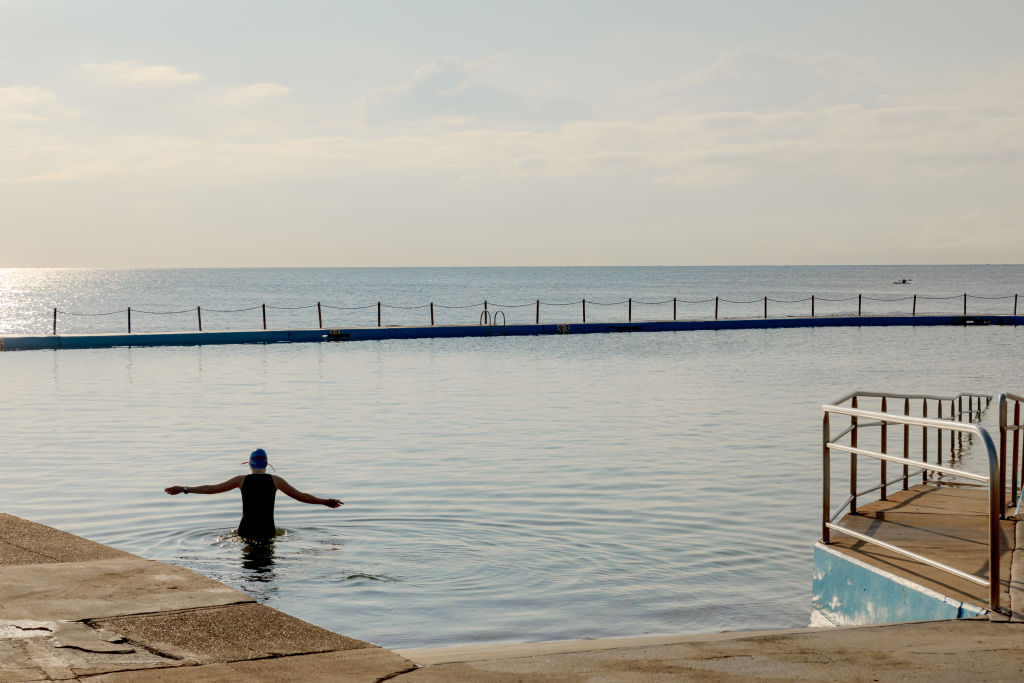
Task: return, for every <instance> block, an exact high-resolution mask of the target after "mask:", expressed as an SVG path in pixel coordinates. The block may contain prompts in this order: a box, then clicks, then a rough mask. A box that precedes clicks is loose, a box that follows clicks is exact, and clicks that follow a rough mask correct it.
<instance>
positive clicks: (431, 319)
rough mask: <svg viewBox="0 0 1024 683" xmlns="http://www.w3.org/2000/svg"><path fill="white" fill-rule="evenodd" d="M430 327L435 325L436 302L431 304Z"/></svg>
mask: <svg viewBox="0 0 1024 683" xmlns="http://www.w3.org/2000/svg"><path fill="white" fill-rule="evenodd" d="M430 325H431V326H433V325H434V302H433V301H431V302H430Z"/></svg>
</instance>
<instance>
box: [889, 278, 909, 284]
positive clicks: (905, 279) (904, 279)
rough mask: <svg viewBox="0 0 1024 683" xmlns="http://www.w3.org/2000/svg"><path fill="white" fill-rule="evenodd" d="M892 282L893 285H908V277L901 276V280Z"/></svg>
mask: <svg viewBox="0 0 1024 683" xmlns="http://www.w3.org/2000/svg"><path fill="white" fill-rule="evenodd" d="M893 284H894V285H909V284H910V279H909V278H903V279H902V280H896V281H895V282H893Z"/></svg>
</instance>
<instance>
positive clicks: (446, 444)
mask: <svg viewBox="0 0 1024 683" xmlns="http://www.w3.org/2000/svg"><path fill="white" fill-rule="evenodd" d="M1013 268H1015V270H1014V269H1011V270H1010V271H1004V272H1003V276H1002V277H1003V281H1002V282H998V281H997V278H996V276H993V275H992V274H991V273H989V272H988V271H984V272H985V277H984V278H980V279H978V281H977V282H973V281H970V276H969V274H967V275H965V274H964V272H961V271H956V270H955V269H953V270H949V269H947V274H949V273H952V274H953V275H955V276H956V277H959V278H961V280H960V281H959V282H960V284H961V285H963V284H964V278H966V280H967V286H968V287H970V288H971V290H972V291H978V290H980V289H984V287H989V288H990V289H989V291H994V289H995V288H996V287H997V286H1000V287H1001V288H1002V289H1003V290H1004V291H1011V290H1012V288H1013V286H1014V284H1015V283H1017V282H1019V281H1020V280H1019V278H1018V275H1019V273H1020V271H1021V269H1020V267H1013ZM495 270H503V269H495ZM524 270H531V269H524ZM595 270H601V269H595ZM640 270H641V271H644V272H647V271H650V270H654V271H659V269H640ZM725 270H729V269H725ZM833 270H835V269H833ZM838 270H842V269H838ZM968 270H970V269H968ZM826 271H829V269H821V273H825V275H827V276H828V277H834V278H841V276H842V273H839V274H836V273H835V272H831V273H828V272H826ZM89 272H91V273H93V274H94V275H95V274H96V272H97V271H89ZM779 272H782V273H783V275H784V277H789V278H790V279H791V280H792V279H793V277H795V276H793V274H792V273H788V274H787V273H785V272H784V271H779ZM851 272H852V271H851ZM1007 272H1009V273H1010V274H1011V275H1012V276H1013V277H1012V278H1010V277H1008V276H1007ZM161 273H163V272H162V271H161V272H159V273H157V275H159V277H157V278H156V279H157V280H159V281H161V282H162V280H161V278H163V277H164V276H165V275H166V273H163V274H161ZM804 274H805V275H807V273H804ZM847 274H849V273H847ZM879 274H880V273H877V272H876V273H875V275H876V276H877V275H879ZM129 275H130V277H131V278H136V279H137V280H139V281H145V278H144V277H143V276H141V275H139V274H138V273H137V272H130V273H129ZM407 275H408V274H403V275H402V277H403V278H404V277H406V276H407ZM634 275H636V273H634ZM647 275H650V277H651V278H654V279H657V278H658V277H663V276H664V275H665V273H664V272H656V273H654V274H653V275H652V274H651V273H649V272H647ZM762 275H763V274H762ZM819 275H820V273H819ZM854 275H856V277H857V278H859V277H867V276H866V275H864V273H862V272H860V271H856V272H855V273H854ZM217 276H218V277H223V278H228V276H227V275H225V274H223V273H220V274H217ZM250 276H252V274H251V273H250V275H247V276H246V277H250ZM520 276H521V277H522V278H525V276H524V275H523V274H522V273H519V274H518V275H517V277H520ZM591 276H593V273H590V274H588V277H591ZM719 276H721V273H718V274H717V275H715V277H719ZM885 276H886V277H888V276H889V273H888V272H886V273H885ZM21 277H22V279H23V280H25V279H26V278H25V276H24V274H22V276H21ZM111 277H113V276H111ZM125 277H129V276H125ZM167 277H170V276H167ZM175 277H177V276H175ZM203 277H207V278H209V277H214V275H210V274H208V273H207V274H205V275H203ZM252 277H255V276H252ZM501 277H504V276H501ZM629 277H632V276H629ZM780 277H782V276H780ZM808 277H810V276H808ZM814 277H818V275H814ZM986 278H988V279H986ZM1013 278H1018V279H1013ZM228 279H230V278H228ZM300 279H301V278H300ZM627 279H628V278H627ZM854 279H856V278H854ZM954 279H955V278H954ZM243 280H245V278H243ZM385 280H387V278H385ZM722 281H723V282H724V279H723V280H722ZM10 282H11V278H8V283H10ZM147 282H148V281H147ZM593 282H595V283H596V282H604V281H603V280H601V278H600V277H597V276H593ZM794 282H795V280H794ZM808 282H809V283H810V284H814V283H816V282H818V280H813V278H812V279H811V280H808V281H806V282H805V283H804V284H805V285H807V284H808ZM972 282H973V286H972ZM979 283H980V284H979ZM986 283H987V284H986ZM93 284H94V285H95V283H93ZM392 284H393V283H392ZM471 284H472V283H467V282H462V283H461V284H460V285H459V287H462V291H464V292H469V291H470V290H471V289H472V287H471ZM591 284H593V283H591ZM620 284H621V283H620ZM655 284H656V285H657V289H658V290H659V291H661V290H662V285H663V284H664V283H663V282H656V283H655ZM307 285H308V283H307ZM492 285H493V283H492ZM626 285H629V287H627V286H626ZM626 285H622V286H621V289H616V288H617V287H619V285H618V284H615V283H614V282H613V283H612V284H609V283H607V282H604V285H603V286H605V287H606V289H605V290H604V291H605V294H606V295H607V296H609V297H611V296H615V295H617V294H621V293H622V292H625V291H626V290H627V289H633V285H636V281H635V279H634V280H628V282H626ZM755 285H756V283H753V282H747V283H746V284H745V285H744V287H747V288H748V289H749V290H754V289H755V288H756V287H755ZM48 286H51V285H48ZM83 286H84V285H83ZM148 286H149V287H150V292H151V293H154V292H158V291H163V290H162V289H161V287H160V286H157V285H154V284H153V283H152V282H150V285H148ZM296 286H298V285H296ZM303 286H306V285H303ZM308 286H309V288H310V291H309V293H310V294H312V293H313V289H315V287H314V286H313V285H308ZM493 286H494V287H495V289H497V288H498V287H497V285H493ZM736 286H737V287H738V285H736ZM52 287H54V288H55V287H56V285H52ZM637 287H638V285H637ZM845 287H846V289H847V290H850V289H853V288H855V287H854V285H849V284H847V285H845ZM595 288H596V284H595V285H594V287H592V288H591V290H593V289H595ZM57 289H59V288H57ZM654 289H655V286H654V285H652V288H651V292H653V291H654ZM792 289H793V290H794V291H795V290H796V289H799V287H798V286H797V285H795V284H794V285H792ZM837 289H838V287H837ZM958 289H963V287H958ZM44 290H45V287H43V288H42V289H37V290H31V288H30V290H26V291H25V292H23V293H22V294H20V295H19V297H20V298H17V297H15V298H11V297H8V298H5V299H0V301H3V302H6V304H10V302H11V301H13V300H15V299H17V301H20V302H21V303H19V304H18V305H17V306H14V305H13V304H11V305H7V308H4V307H3V305H0V310H5V311H6V312H7V313H6V314H5V315H6V318H5V319H6V320H8V321H10V320H13V319H16V318H17V316H16V315H14V314H12V313H11V311H12V310H13V309H17V310H22V308H18V307H19V306H22V304H24V305H25V306H28V307H29V308H31V307H32V306H35V307H40V306H42V304H43V300H44V299H45V298H46V297H47V296H48V295H47V294H46V292H45V291H44ZM55 291H56V290H55ZM60 291H62V292H63V295H64V296H68V297H74V296H82V297H85V298H87V299H89V301H93V300H94V299H96V298H102V291H101V290H99V289H94V290H93V291H92V297H91V298H90V297H87V296H86V294H88V292H85V293H82V292H69V291H64V290H60ZM104 291H105V290H104ZM190 291H193V290H187V291H186V294H187V293H188V292H190ZM804 291H806V290H804ZM40 292H43V293H40ZM257 294H258V295H260V296H261V297H262V295H265V294H268V292H267V291H262V292H257ZM420 294H423V295H424V296H431V293H430V292H426V291H423V292H420ZM174 296H175V297H183V296H184V295H182V294H181V292H177V293H175V294H174ZM304 296H305V294H303V295H302V296H300V295H295V298H296V300H298V299H300V298H303V297H304ZM167 297H168V298H166V299H165V302H166V303H170V298H169V297H170V295H169V294H168V295H167ZM153 298H155V294H154V296H153ZM226 299H230V297H229V296H226V295H225V301H226ZM26 301H28V302H30V303H29V304H25V303H24V302H26ZM32 302H34V303H32ZM82 305H83V306H84V305H85V303H83V304H82ZM90 305H92V304H90ZM95 305H96V306H97V307H99V305H100V304H95ZM43 308H45V306H43ZM43 317H44V319H45V316H43ZM29 318H31V316H29ZM1022 341H1024V330H1019V329H1017V328H1010V327H988V328H973V327H970V328H963V327H950V328H927V329H925V328H922V329H915V328H889V329H871V328H863V329H861V328H845V329H797V330H747V331H722V332H675V333H647V334H633V335H630V334H621V335H585V336H558V337H545V338H529V337H514V338H501V337H492V338H485V339H450V340H443V339H436V340H412V341H383V342H358V343H351V344H348V343H344V344H295V345H285V344H281V345H265V346H262V345H254V346H236V347H205V348H204V347H189V348H152V349H145V348H135V349H126V348H119V349H103V350H77V351H59V352H52V351H33V352H17V353H4V354H0V382H2V384H3V386H4V388H5V390H6V391H5V396H6V398H7V400H6V402H5V406H4V423H3V428H2V429H0V453H3V457H2V458H0V510H3V511H6V512H10V513H13V514H17V515H22V516H25V517H28V518H31V519H34V520H37V521H40V522H43V523H47V524H52V525H55V526H58V527H60V528H63V529H67V530H69V531H72V532H75V533H78V534H82V535H84V536H87V537H89V538H93V539H95V540H98V541H101V542H104V543H109V544H111V545H114V546H116V547H119V548H123V549H125V550H128V551H131V552H134V553H138V554H140V555H143V556H145V557H149V558H153V559H157V560H165V561H169V562H173V563H176V564H179V565H182V566H185V567H188V568H191V569H194V570H196V571H199V572H201V573H203V574H206V575H208V576H212V577H214V578H216V579H219V580H222V581H225V582H226V583H228V584H230V585H232V586H235V587H238V588H240V589H241V590H244V591H246V592H248V593H249V594H251V595H252V596H253V597H254V598H256V599H257V600H260V601H262V602H265V603H267V604H270V605H272V606H274V607H277V608H280V609H282V610H285V611H287V612H289V613H291V614H295V615H297V616H299V617H302V618H305V619H308V620H310V621H313V622H314V623H317V624H320V625H322V626H325V627H327V628H329V629H332V630H335V631H339V632H341V633H345V634H347V635H350V636H354V637H358V638H363V639H366V640H370V641H372V642H375V643H378V644H381V645H384V646H387V647H418V646H432V645H446V644H456V643H469V642H486V641H490V642H495V641H528V640H549V639H562V638H582V637H601V636H621V635H639V634H645V633H649V634H655V633H684V632H709V631H717V630H723V629H730V630H735V629H753V628H787V627H802V626H805V625H807V623H808V621H809V607H810V605H809V602H810V584H811V546H812V544H813V542H814V540H815V538H816V536H817V533H818V514H819V511H818V506H819V505H820V411H819V406H820V404H821V403H823V402H826V401H828V400H830V399H833V398H836V397H838V396H840V395H842V394H844V393H846V392H848V391H849V390H851V389H856V388H862V389H877V390H893V391H920V392H933V393H954V392H956V391H961V390H972V391H985V392H992V393H997V392H998V391H1001V390H1015V391H1018V392H1020V391H1021V390H1022V389H1024V381H1021V380H1022V378H1021V377H1020V372H1019V370H1018V368H1019V362H1018V359H1019V350H1020V348H1021V342H1022ZM995 412H996V411H995V410H992V411H990V413H989V415H988V416H987V417H986V421H987V422H988V424H989V425H990V426H991V423H992V420H993V419H994V418H995ZM257 446H261V447H263V448H266V449H267V451H268V452H269V454H270V457H271V462H272V463H273V464H274V465H275V466H276V467H277V472H278V474H280V475H282V476H284V477H286V478H287V479H288V480H289V481H290V482H292V483H293V484H294V485H296V486H297V487H298V488H300V489H303V490H307V491H310V492H313V493H316V494H318V495H321V496H337V497H340V498H342V500H344V501H345V506H344V507H343V508H341V509H340V510H329V509H327V508H324V507H317V506H308V505H303V504H300V503H298V502H296V501H293V500H291V499H289V498H286V497H284V496H280V497H279V498H278V506H277V522H278V526H279V527H281V528H282V529H283V530H284V534H283V535H282V536H280V537H279V538H278V539H277V541H276V543H275V544H274V547H273V551H272V553H269V554H266V553H264V554H261V553H259V552H252V549H250V548H248V547H247V546H246V545H245V544H244V543H242V542H240V541H239V540H238V539H237V537H235V536H234V535H233V533H232V530H233V529H234V528H235V526H236V524H237V521H238V517H239V514H240V507H241V506H240V501H239V499H238V494H237V493H235V492H231V493H227V494H223V495H219V496H199V495H189V496H176V497H170V496H167V495H165V494H163V493H162V489H163V487H165V486H168V485H170V484H192V485H195V484H202V483H214V482H218V481H222V480H224V479H227V478H229V477H231V476H233V475H235V474H238V473H241V472H243V471H245V468H243V467H242V465H241V463H242V461H243V460H244V459H245V458H246V456H247V454H248V452H249V451H250V450H252V449H253V448H255V447H257ZM963 465H964V466H965V467H967V468H969V469H973V470H975V471H978V470H980V469H981V468H980V466H978V465H976V464H975V463H974V462H973V461H972V457H971V454H970V453H968V454H967V455H966V457H965V458H964V460H963Z"/></svg>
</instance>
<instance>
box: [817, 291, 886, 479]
mask: <svg viewBox="0 0 1024 683" xmlns="http://www.w3.org/2000/svg"><path fill="white" fill-rule="evenodd" d="M811 317H812V318H813V317H814V295H813V294H811ZM883 462H884V460H883Z"/></svg>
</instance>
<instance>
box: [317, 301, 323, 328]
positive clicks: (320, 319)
mask: <svg viewBox="0 0 1024 683" xmlns="http://www.w3.org/2000/svg"><path fill="white" fill-rule="evenodd" d="M316 325H317V328H318V329H321V330H322V329H324V313H323V311H322V310H321V309H320V302H319V301H317V302H316Z"/></svg>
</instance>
